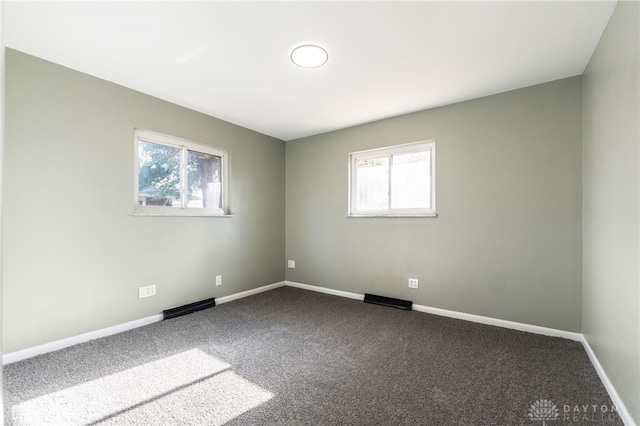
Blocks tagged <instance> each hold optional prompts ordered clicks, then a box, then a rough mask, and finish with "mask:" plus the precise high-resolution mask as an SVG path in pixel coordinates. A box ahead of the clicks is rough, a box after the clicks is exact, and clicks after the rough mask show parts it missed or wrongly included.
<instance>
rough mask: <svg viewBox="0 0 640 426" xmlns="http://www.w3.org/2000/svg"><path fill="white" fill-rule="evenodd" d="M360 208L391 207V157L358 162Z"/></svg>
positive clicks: (377, 208)
mask: <svg viewBox="0 0 640 426" xmlns="http://www.w3.org/2000/svg"><path fill="white" fill-rule="evenodd" d="M356 170H357V171H356V173H357V182H358V188H357V194H358V199H357V200H358V201H357V202H358V209H360V210H379V209H388V208H389V158H388V157H383V158H374V159H370V160H358V161H357V162H356Z"/></svg>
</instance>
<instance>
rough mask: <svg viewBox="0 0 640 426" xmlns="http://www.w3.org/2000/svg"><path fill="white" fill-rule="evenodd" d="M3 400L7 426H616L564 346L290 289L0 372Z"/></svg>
mask: <svg viewBox="0 0 640 426" xmlns="http://www.w3.org/2000/svg"><path fill="white" fill-rule="evenodd" d="M4 390H5V423H6V424H7V425H36V424H37V425H87V424H119V425H147V424H149V425H150V424H172V425H179V424H184V425H187V424H188V425H194V424H203V425H216V424H225V423H226V424H231V425H255V424H280V425H282V424H290V425H304V424H314V425H321V424H322V425H333V424H341V425H342V424H354V425H355V424H361V425H374V424H379V425H393V424H420V425H443V424H447V425H473V424H475V425H489V424H501V425H503V424H509V425H516V424H542V420H545V419H546V420H547V421H549V420H554V419H556V420H561V422H556V423H557V424H582V423H583V422H584V421H585V419H586V417H584V416H588V419H589V420H588V421H590V422H591V421H597V424H618V425H619V424H622V423H621V421H620V419H619V417H618V416H617V415H616V413H615V412H612V402H611V400H610V398H609V396H608V395H607V392H606V390H605V389H604V387H603V385H602V383H601V382H600V380H599V378H598V375H597V374H596V371H595V370H594V368H593V366H592V365H591V363H590V362H589V359H588V357H587V354H586V353H585V351H584V349H583V348H582V346H581V344H580V343H578V342H574V341H570V340H565V339H561V338H554V337H547V336H540V335H535V334H529V333H524V332H520V331H515V330H509V329H504V328H498V327H492V326H487V325H483V324H477V323H471V322H466V321H461V320H456V319H451V318H444V317H438V316H434V315H429V314H425V313H420V312H415V311H411V312H407V311H402V310H397V309H393V308H385V307H381V306H377V305H370V304H365V303H363V302H360V301H355V300H351V299H343V298H340V297H336V296H329V295H325V294H319V293H314V292H310V291H306V290H301V289H296V288H291V287H283V288H278V289H276V290H272V291H269V292H265V293H261V294H258V295H255V296H251V297H247V298H244V299H240V300H236V301H233V302H229V303H226V304H224V305H220V306H216V307H214V308H211V309H207V310H205V311H200V312H197V313H194V314H190V315H187V316H183V317H179V318H175V319H172V320H168V321H163V322H160V323H156V324H152V325H150V326H146V327H143V328H139V329H135V330H131V331H128V332H125V333H121V334H118V335H114V336H110V337H106V338H102V339H98V340H94V341H91V342H88V343H84V344H81V345H77V346H73V347H70V348H67V349H64V350H61V351H58V352H53V353H49V354H45V355H41V356H38V357H35V358H31V359H28V360H24V361H21V362H18V363H15V364H11V365H7V366H5V367H4ZM548 402H550V403H551V404H552V405H550V406H549V407H547V408H545V407H544V406H545V404H547V403H548ZM584 406H587V407H586V409H585V407H584ZM556 423H554V424H556Z"/></svg>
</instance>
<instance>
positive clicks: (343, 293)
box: [285, 281, 364, 300]
mask: <svg viewBox="0 0 640 426" xmlns="http://www.w3.org/2000/svg"><path fill="white" fill-rule="evenodd" d="M285 284H286V285H287V286H289V287H295V288H301V289H303V290H311V291H315V292H317V293H324V294H332V295H334V296H340V297H346V298H347V299H355V300H364V294H357V293H350V292H348V291H342V290H334V289H332V288H325V287H318V286H315V285H309V284H302V283H297V282H295V281H285Z"/></svg>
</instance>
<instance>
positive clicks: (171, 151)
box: [138, 141, 180, 207]
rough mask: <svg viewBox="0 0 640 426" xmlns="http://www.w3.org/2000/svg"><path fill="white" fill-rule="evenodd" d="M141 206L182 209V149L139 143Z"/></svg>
mask: <svg viewBox="0 0 640 426" xmlns="http://www.w3.org/2000/svg"><path fill="white" fill-rule="evenodd" d="M138 205H141V206H170V207H180V149H178V148H173V147H170V146H165V145H159V144H155V143H151V142H144V141H139V142H138Z"/></svg>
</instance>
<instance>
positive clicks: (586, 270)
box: [582, 1, 640, 424]
mask: <svg viewBox="0 0 640 426" xmlns="http://www.w3.org/2000/svg"><path fill="white" fill-rule="evenodd" d="M639 22H640V7H639V3H638V2H635V1H633V2H627V1H620V2H618V5H617V6H616V9H615V11H614V13H613V15H612V16H611V19H610V20H609V24H608V26H607V28H606V30H605V32H604V34H603V35H602V38H601V39H600V42H599V44H598V47H597V48H596V50H595V53H594V54H593V57H592V58H591V61H590V62H589V65H588V67H587V70H586V72H585V74H584V79H583V85H584V86H583V90H584V91H583V114H584V130H583V132H584V178H583V193H584V196H583V197H584V213H583V219H584V222H583V239H584V248H583V281H584V284H583V305H582V324H583V329H582V331H583V333H584V335H585V337H586V338H587V341H588V342H589V345H590V346H591V347H592V348H593V351H594V352H595V354H596V356H597V357H598V360H599V361H600V363H601V364H602V366H603V368H604V370H605V372H606V373H607V375H608V377H609V379H610V380H611V382H612V383H613V385H614V386H615V388H616V390H617V392H618V393H619V395H620V397H621V398H622V400H623V402H624V403H625V405H626V406H627V409H628V410H629V412H630V413H631V415H632V416H633V417H634V419H635V421H636V422H637V423H638V424H640V315H639V314H638V312H639V311H640V275H639V274H640V250H639V247H640V239H639V232H640V227H639V224H640V149H639V144H640V121H639V120H640V119H639V117H640V101H639V98H640V83H639V76H640V65H639V60H638V57H639V55H640V31H639V29H638V26H639Z"/></svg>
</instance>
